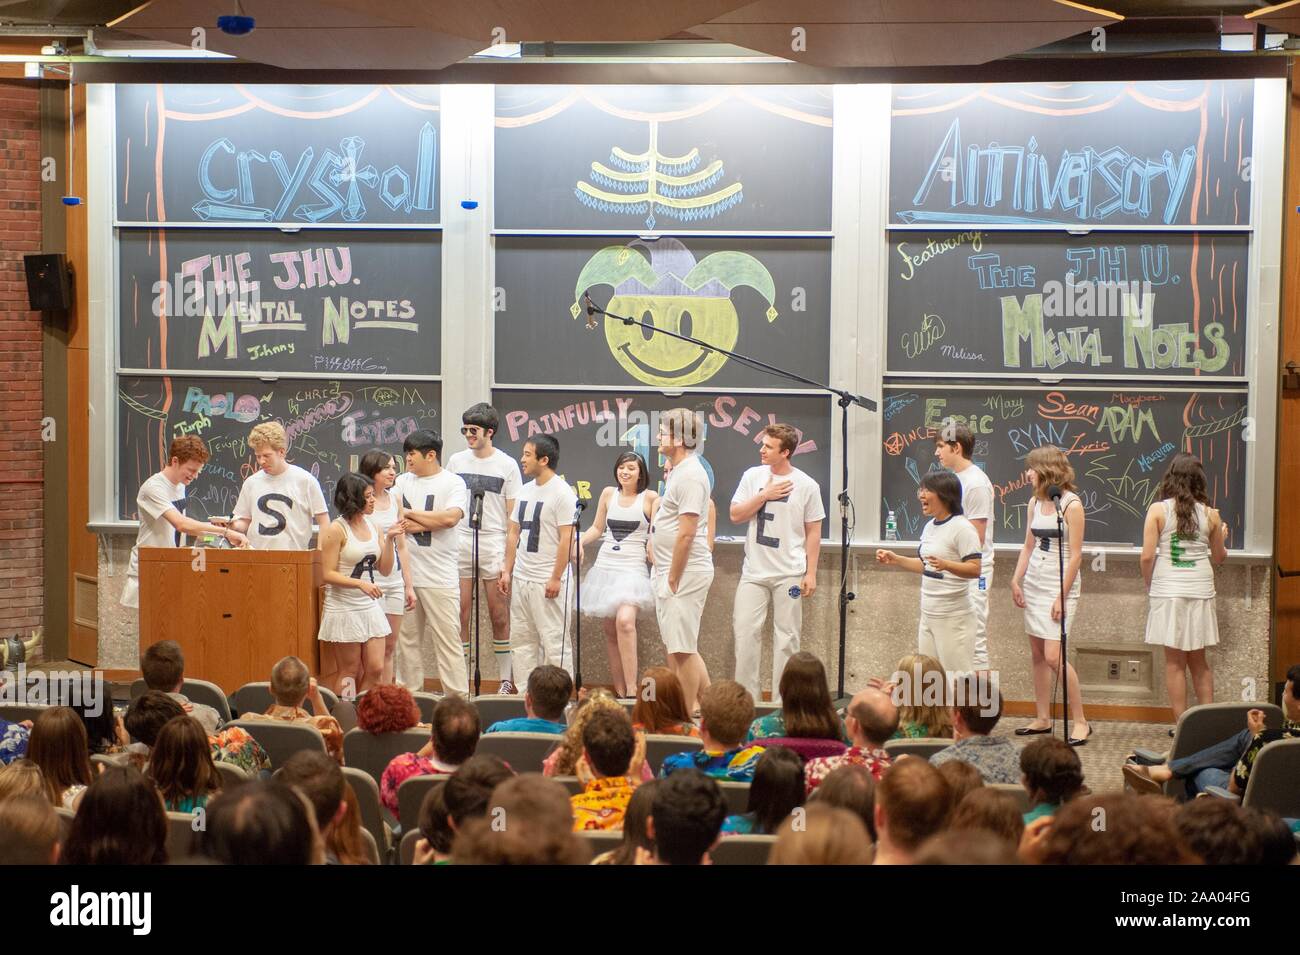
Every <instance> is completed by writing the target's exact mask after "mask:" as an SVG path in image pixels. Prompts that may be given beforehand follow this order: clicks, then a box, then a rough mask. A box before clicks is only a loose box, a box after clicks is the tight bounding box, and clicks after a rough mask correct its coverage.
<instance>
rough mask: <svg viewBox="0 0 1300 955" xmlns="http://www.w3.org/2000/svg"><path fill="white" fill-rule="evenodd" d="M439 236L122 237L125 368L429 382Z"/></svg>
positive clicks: (258, 232) (173, 233)
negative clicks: (411, 377) (399, 377)
mask: <svg viewBox="0 0 1300 955" xmlns="http://www.w3.org/2000/svg"><path fill="white" fill-rule="evenodd" d="M441 249H442V242H441V233H438V232H432V231H400V232H394V231H390V230H378V229H366V230H360V229H353V230H347V231H344V230H334V229H322V230H316V229H312V230H306V231H303V232H299V233H297V234H293V235H286V234H283V233H281V232H280V231H278V230H268V229H229V230H228V229H162V230H159V229H121V230H120V231H119V233H118V263H119V265H118V269H119V276H120V279H119V282H118V296H119V299H118V321H119V330H120V331H119V342H120V344H119V356H120V362H121V366H122V367H124V368H150V369H168V370H194V371H201V372H206V373H209V374H214V373H215V374H221V373H223V372H228V371H255V372H257V373H258V374H293V373H294V372H314V373H320V374H361V375H371V376H379V375H436V374H438V372H439V369H440V363H441V353H442V348H441V334H440V328H439V326H440V321H439V317H440V312H441V287H442V255H441Z"/></svg>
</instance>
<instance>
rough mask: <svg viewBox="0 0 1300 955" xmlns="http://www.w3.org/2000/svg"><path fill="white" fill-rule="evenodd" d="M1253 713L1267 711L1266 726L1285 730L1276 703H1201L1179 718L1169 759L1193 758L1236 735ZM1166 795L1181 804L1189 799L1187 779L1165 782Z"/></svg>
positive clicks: (1280, 711)
mask: <svg viewBox="0 0 1300 955" xmlns="http://www.w3.org/2000/svg"><path fill="white" fill-rule="evenodd" d="M1251 710H1263V711H1264V725H1265V726H1266V727H1267V728H1268V729H1281V728H1282V708H1281V707H1280V706H1278V705H1276V704H1274V703H1236V702H1233V703H1202V704H1200V705H1198V706H1192V707H1189V708H1188V709H1186V710H1184V711H1183V715H1182V716H1181V717H1179V719H1178V725H1177V726H1175V727H1174V741H1173V744H1172V745H1171V746H1170V747H1169V759H1181V758H1183V757H1184V756H1190V755H1192V754H1193V753H1197V752H1200V751H1201V750H1203V749H1205V748H1206V747H1208V746H1213V745H1214V744H1215V743H1222V742H1223V741H1224V740H1225V739H1229V738H1231V737H1233V736H1236V735H1237V734H1238V733H1240V732H1241V731H1242V730H1244V729H1245V728H1246V714H1247V713H1249V712H1250V711H1251ZM1165 795H1166V796H1170V797H1172V798H1174V799H1177V800H1178V801H1180V802H1181V801H1182V800H1184V799H1186V798H1187V782H1186V780H1183V779H1171V780H1169V781H1168V782H1167V783H1165Z"/></svg>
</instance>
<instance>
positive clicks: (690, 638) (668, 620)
mask: <svg viewBox="0 0 1300 955" xmlns="http://www.w3.org/2000/svg"><path fill="white" fill-rule="evenodd" d="M654 585H655V616H656V617H658V618H659V636H660V638H662V640H663V642H664V648H665V649H666V650H667V651H668V652H669V653H699V652H700V651H699V646H700V622H701V620H702V619H703V617H704V602H705V601H706V600H707V599H708V597H709V588H710V587H711V586H712V585H713V571H712V569H710V570H709V571H708V572H704V571H694V572H692V571H686V572H684V573H683V574H682V579H681V582H680V583H678V585H677V593H673V592H672V591H671V590H669V589H668V575H667V574H666V573H664V574H655V578H654Z"/></svg>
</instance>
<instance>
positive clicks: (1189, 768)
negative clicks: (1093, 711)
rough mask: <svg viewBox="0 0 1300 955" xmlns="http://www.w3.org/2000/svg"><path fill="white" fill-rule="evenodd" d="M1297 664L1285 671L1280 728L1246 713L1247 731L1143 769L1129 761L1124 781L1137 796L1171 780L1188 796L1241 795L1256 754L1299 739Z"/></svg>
mask: <svg viewBox="0 0 1300 955" xmlns="http://www.w3.org/2000/svg"><path fill="white" fill-rule="evenodd" d="M1298 696H1300V663H1297V664H1295V665H1294V666H1292V667H1291V668H1290V669H1289V670H1287V671H1286V686H1285V688H1284V689H1283V690H1282V714H1283V717H1284V719H1283V722H1282V728H1281V729H1276V730H1271V729H1267V728H1266V727H1265V726H1264V711H1263V710H1251V711H1250V712H1248V713H1247V714H1246V728H1245V729H1244V730H1242V731H1241V732H1240V733H1238V734H1237V735H1235V736H1230V737H1228V738H1227V739H1225V740H1223V741H1222V742H1220V743H1215V744H1214V745H1213V746H1207V747H1206V748H1205V749H1203V750H1200V751H1199V752H1196V753H1192V754H1191V755H1190V756H1183V757H1180V758H1179V759H1174V760H1170V761H1169V762H1168V763H1164V764H1161V765H1158V766H1142V765H1138V764H1137V763H1136V762H1134V761H1132V760H1130V761H1129V762H1128V763H1126V764H1125V765H1124V781H1125V782H1127V783H1128V784H1129V785H1130V786H1131V787H1132V788H1133V789H1134V790H1136V791H1137V792H1140V793H1161V792H1163V791H1164V784H1165V783H1166V782H1168V781H1169V780H1171V779H1181V780H1183V781H1184V784H1185V786H1186V787H1187V795H1188V797H1195V796H1197V795H1199V794H1200V793H1203V792H1205V791H1206V790H1207V789H1209V788H1210V787H1211V786H1218V787H1220V788H1226V789H1227V790H1228V791H1229V792H1233V793H1237V794H1244V793H1245V792H1246V784H1247V783H1248V782H1250V770H1251V767H1252V766H1254V765H1255V758H1256V757H1257V756H1259V751H1260V750H1261V749H1263V748H1264V747H1265V746H1267V745H1268V744H1269V743H1273V742H1276V741H1277V740H1280V739H1295V738H1297V737H1300V698H1298Z"/></svg>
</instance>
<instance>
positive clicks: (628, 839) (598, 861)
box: [591, 779, 659, 865]
mask: <svg viewBox="0 0 1300 955" xmlns="http://www.w3.org/2000/svg"><path fill="white" fill-rule="evenodd" d="M658 789H659V780H657V779H652V780H650V781H649V782H648V783H642V784H641V785H640V786H637V787H636V790H635V791H634V792H633V793H632V799H631V800H630V801H629V802H628V804H627V811H626V812H624V813H623V844H622V845H620V846H619V847H618V848H617V849H610V850H609V851H608V852H602V853H601V854H600V855H598V856H596V858H594V859H592V860H591V864H592V865H636V859H637V851H638V850H641V849H644V850H645V851H646V852H647V853H648V854H649V856H650V857H651V858H653V857H654V848H655V847H654V843H653V842H651V841H650V836H649V835H648V834H647V832H646V821H647V820H648V819H649V818H650V809H651V807H652V806H653V805H654V798H655V793H656V792H657V791H658Z"/></svg>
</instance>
